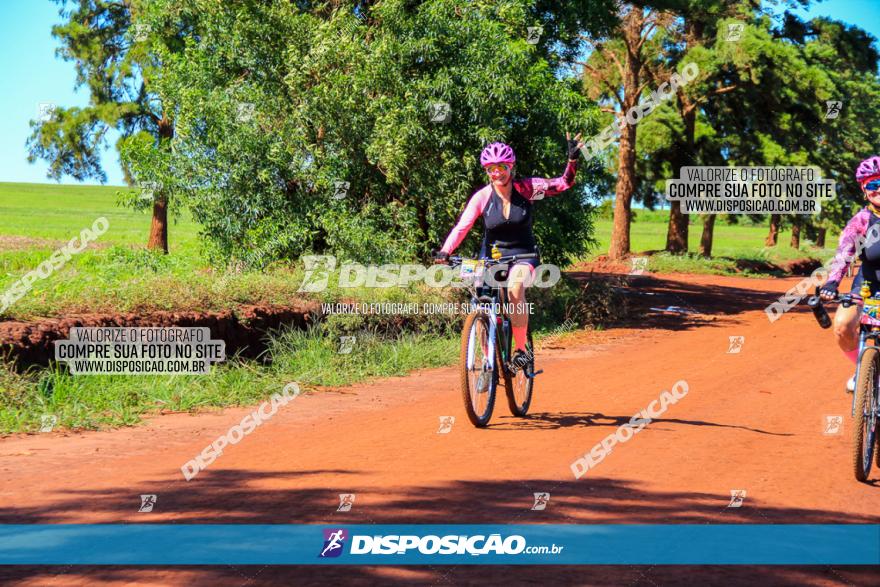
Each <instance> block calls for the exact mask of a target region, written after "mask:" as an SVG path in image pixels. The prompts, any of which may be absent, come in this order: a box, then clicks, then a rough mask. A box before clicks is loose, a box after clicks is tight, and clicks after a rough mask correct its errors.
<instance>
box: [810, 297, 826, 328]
mask: <svg viewBox="0 0 880 587" xmlns="http://www.w3.org/2000/svg"><path fill="white" fill-rule="evenodd" d="M807 305H808V306H810V309H811V310H812V311H813V316H815V317H816V322H818V323H819V326H821V327H822V328H830V327H831V317H830V316H829V315H828V311H827V310H826V309H825V306H823V305H822V299H821V298H820V297H819V296H810V299H808V300H807Z"/></svg>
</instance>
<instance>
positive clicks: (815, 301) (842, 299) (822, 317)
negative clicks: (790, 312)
mask: <svg viewBox="0 0 880 587" xmlns="http://www.w3.org/2000/svg"><path fill="white" fill-rule="evenodd" d="M819 289H820V288H819V287H817V288H816V294H815V295H812V296H810V298H809V299H808V300H807V305H808V306H809V307H810V310H812V311H813V316H815V317H816V322H818V323H819V326H821V327H822V328H830V327H831V317H830V316H829V315H828V311H827V310H826V309H825V306H824V305H823V304H822V302H829V303H832V304H835V303H837V304H840V305H841V306H843V307H844V308H849V307H850V306H852V305H853V304H856V303H858V302H856V300H855V298H854V296H853V295H852V294H843V295H841V294H840V293H838V294H837V295H835V296H834V297H833V298H831V299H830V300H823V299H822V297H821V296H820V295H819Z"/></svg>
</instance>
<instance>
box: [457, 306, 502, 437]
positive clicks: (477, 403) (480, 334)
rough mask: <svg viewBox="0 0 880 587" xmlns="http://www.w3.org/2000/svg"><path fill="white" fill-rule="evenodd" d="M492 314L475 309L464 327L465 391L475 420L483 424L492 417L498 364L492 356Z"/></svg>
mask: <svg viewBox="0 0 880 587" xmlns="http://www.w3.org/2000/svg"><path fill="white" fill-rule="evenodd" d="M490 342H493V341H490V338H489V316H487V315H486V314H485V313H484V312H471V313H470V314H468V316H467V318H465V320H464V328H462V331H461V367H460V369H461V392H462V398H463V399H464V408H465V411H466V412H467V415H468V419H469V420H470V421H471V424H473V425H474V426H477V427H478V428H482V427H484V426H486V424H488V423H489V419H490V418H491V417H492V408H493V407H494V406H495V390H496V388H497V386H498V365H497V364H496V363H495V361H494V360H493V358H492V357H491V356H490V350H489V349H490V347H491V346H492V345H491V344H490Z"/></svg>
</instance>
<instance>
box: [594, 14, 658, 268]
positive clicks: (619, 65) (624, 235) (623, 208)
mask: <svg viewBox="0 0 880 587" xmlns="http://www.w3.org/2000/svg"><path fill="white" fill-rule="evenodd" d="M619 15H620V24H619V26H618V27H617V28H616V29H615V30H614V31H613V32H612V34H611V35H610V37H609V38H607V39H599V40H596V41H594V42H592V43H591V44H592V52H591V54H590V56H589V58H588V59H587V61H586V62H584V63H582V65H583V68H584V76H583V78H584V87H585V90H586V92H587V94H588V95H589V96H590V97H592V98H593V99H600V100H602V101H603V102H604V103H606V104H608V105H607V106H605V107H604V108H603V111H604V112H609V113H612V114H614V116H615V118H616V120H617V121H618V122H617V124H618V126H619V128H620V139H619V145H618V156H617V183H616V185H615V190H614V193H615V205H614V206H615V207H614V227H613V229H612V233H611V244H610V247H609V250H608V256H609V258H611V259H620V258H623V257H625V256H626V255H628V254H629V252H630V222H631V208H632V200H633V195H634V194H635V193H636V191H637V189H638V186H637V182H636V137H637V133H636V124H635V123H633V121H632V120H630V121H629V122H628V121H627V116H630V114H629V113H630V111H631V110H632V109H633V108H634V107H635V106H636V105H637V104H638V103H639V99H640V97H641V95H642V92H643V91H644V89H645V88H646V87H647V84H648V81H649V80H648V74H647V68H646V63H647V61H648V60H649V59H652V58H653V56H655V55H656V54H657V53H658V49H657V47H656V45H658V44H659V43H660V39H659V37H656V36H655V35H654V33H655V32H656V31H658V30H662V29H663V27H665V26H667V24H668V23H669V22H670V19H671V15H669V14H668V13H664V12H661V11H657V10H654V9H652V8H645V7H641V6H635V5H633V4H622V5H621V8H620V13H619ZM585 40H587V41H589V39H588V38H585ZM636 122H637V120H636Z"/></svg>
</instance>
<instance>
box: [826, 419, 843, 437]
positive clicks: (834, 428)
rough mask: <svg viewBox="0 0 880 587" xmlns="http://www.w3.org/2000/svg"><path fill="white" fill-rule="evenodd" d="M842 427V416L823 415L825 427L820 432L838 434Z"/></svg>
mask: <svg viewBox="0 0 880 587" xmlns="http://www.w3.org/2000/svg"><path fill="white" fill-rule="evenodd" d="M841 428H843V416H825V428H824V431H823V432H822V434H825V435H831V434H840V432H841Z"/></svg>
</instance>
